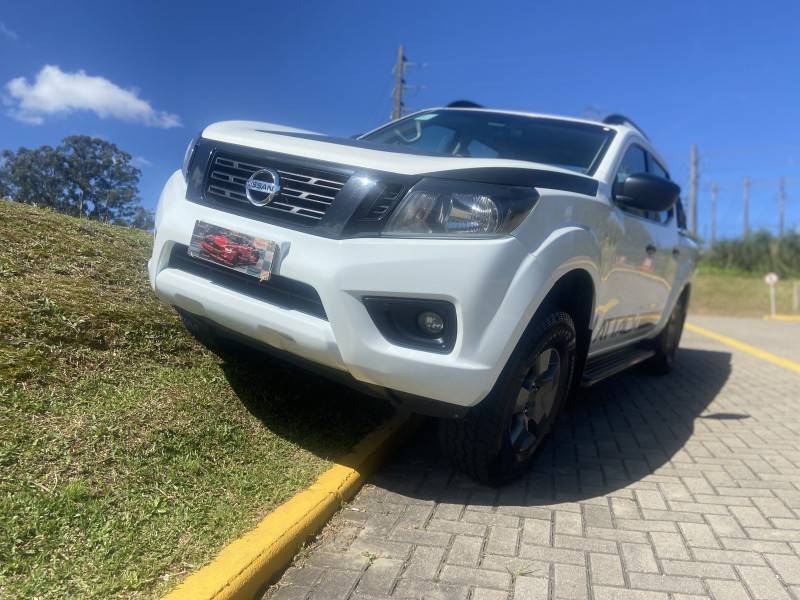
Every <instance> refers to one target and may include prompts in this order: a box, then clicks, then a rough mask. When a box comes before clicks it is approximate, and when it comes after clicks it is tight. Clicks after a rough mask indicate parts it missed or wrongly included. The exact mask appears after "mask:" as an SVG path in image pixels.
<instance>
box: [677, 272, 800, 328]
mask: <svg viewBox="0 0 800 600" xmlns="http://www.w3.org/2000/svg"><path fill="white" fill-rule="evenodd" d="M792 283H793V282H792V281H791V280H782V281H779V282H778V285H777V286H776V288H775V305H776V308H777V312H778V313H784V314H792ZM690 310H691V312H692V313H694V314H705V315H709V314H710V315H730V316H736V317H763V316H764V315H767V314H769V288H768V287H767V285H766V284H765V283H764V279H763V276H756V275H751V274H747V273H742V272H738V271H728V270H722V269H717V268H714V267H710V266H708V265H705V264H703V263H700V267H699V268H698V271H697V275H696V276H695V280H694V285H693V289H692V299H691V303H690Z"/></svg>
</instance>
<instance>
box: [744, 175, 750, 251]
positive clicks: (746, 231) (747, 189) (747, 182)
mask: <svg viewBox="0 0 800 600" xmlns="http://www.w3.org/2000/svg"><path fill="white" fill-rule="evenodd" d="M743 211H744V230H743V233H744V239H747V238H749V237H750V178H749V177H745V178H744V206H743Z"/></svg>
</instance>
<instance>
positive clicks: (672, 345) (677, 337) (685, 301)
mask: <svg viewBox="0 0 800 600" xmlns="http://www.w3.org/2000/svg"><path fill="white" fill-rule="evenodd" d="M688 308H689V295H688V294H687V293H686V292H684V293H683V294H681V296H680V298H678V301H677V302H676V303H675V307H674V308H673V309H672V314H671V315H670V317H669V321H667V324H666V325H665V326H664V329H663V330H662V331H661V333H659V334H658V336H656V338H655V339H654V340H653V349H654V350H655V351H656V354H655V356H653V357H652V358H650V359H649V360H647V361H646V362H645V363H644V367H645V369H647V370H648V371H650V372H652V373H658V374H660V375H666V374H667V373H669V372H671V371H672V367H673V365H674V363H675V352H676V351H677V350H678V345H679V344H680V342H681V335H682V334H683V323H684V321H686V312H687V309H688Z"/></svg>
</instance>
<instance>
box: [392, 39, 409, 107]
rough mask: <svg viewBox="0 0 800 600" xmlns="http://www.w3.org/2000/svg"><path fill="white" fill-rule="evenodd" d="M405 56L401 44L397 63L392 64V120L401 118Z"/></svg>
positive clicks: (404, 85) (404, 82)
mask: <svg viewBox="0 0 800 600" xmlns="http://www.w3.org/2000/svg"><path fill="white" fill-rule="evenodd" d="M405 75H406V55H405V51H404V49H403V44H400V47H399V48H398V49H397V62H395V64H394V89H393V90H392V120H393V121H394V120H395V119H399V118H400V117H402V116H403V92H404V91H405V87H406V80H405Z"/></svg>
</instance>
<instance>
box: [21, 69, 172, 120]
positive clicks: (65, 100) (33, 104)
mask: <svg viewBox="0 0 800 600" xmlns="http://www.w3.org/2000/svg"><path fill="white" fill-rule="evenodd" d="M6 92H7V93H8V96H9V97H8V98H7V102H6V103H7V104H10V105H11V110H10V112H9V114H10V115H11V116H12V117H13V118H15V119H17V120H18V121H22V122H23V123H31V124H34V125H41V124H42V123H43V122H44V119H45V117H49V116H53V115H63V114H69V113H71V112H74V111H80V110H88V111H92V112H94V113H95V114H96V115H97V116H98V117H100V118H101V119H109V118H111V119H120V120H122V121H130V122H135V123H143V124H144V125H147V126H148V127H161V128H164V129H169V128H170V127H180V126H181V120H180V117H178V115H175V114H172V113H168V112H165V111H160V110H155V109H154V108H153V107H152V106H151V105H150V103H149V102H148V101H147V100H143V99H142V98H140V97H139V93H138V91H137V90H133V89H131V90H126V89H123V88H121V87H119V86H118V85H116V84H114V83H112V82H111V81H109V80H108V79H106V78H105V77H97V76H93V75H87V74H86V72H85V71H83V70H79V71H76V72H75V73H67V72H65V71H62V70H61V69H60V68H59V67H57V66H54V65H45V66H44V67H42V70H41V71H39V73H38V74H37V75H36V80H35V81H34V82H33V83H28V80H27V79H26V78H25V77H17V78H16V79H12V80H11V81H9V82H8V83H7V84H6Z"/></svg>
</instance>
